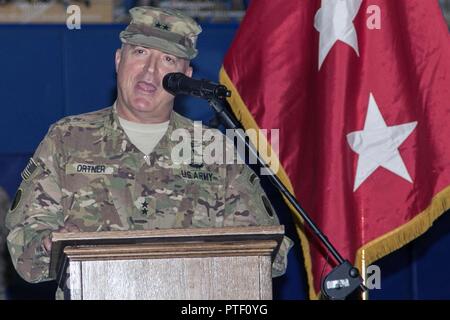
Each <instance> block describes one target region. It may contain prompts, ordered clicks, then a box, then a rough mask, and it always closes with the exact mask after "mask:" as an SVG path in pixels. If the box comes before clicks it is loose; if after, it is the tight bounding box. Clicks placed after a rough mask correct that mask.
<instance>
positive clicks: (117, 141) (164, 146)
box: [104, 103, 180, 160]
mask: <svg viewBox="0 0 450 320" xmlns="http://www.w3.org/2000/svg"><path fill="white" fill-rule="evenodd" d="M179 117H180V116H178V114H177V113H176V112H175V111H172V112H171V113H170V119H169V126H168V128H167V132H166V133H165V134H164V136H163V137H162V138H161V140H160V141H159V143H158V144H157V145H156V146H155V148H154V150H153V151H152V153H150V155H149V156H150V159H153V160H154V159H155V158H157V157H160V156H161V155H164V156H167V155H168V156H169V159H170V154H171V151H172V148H173V147H174V145H175V142H174V141H172V140H171V139H170V137H171V136H172V133H173V131H174V130H175V129H177V128H178V127H179ZM104 128H105V139H106V141H105V142H106V146H105V153H106V154H107V155H108V156H109V157H110V158H117V157H119V156H121V155H124V154H126V153H128V154H129V153H131V154H136V156H138V157H140V158H142V159H143V158H144V154H143V153H142V152H141V151H139V150H138V149H137V148H136V146H134V144H133V143H132V142H131V141H130V139H129V138H128V136H127V135H126V133H125V130H124V129H123V127H122V126H121V125H120V121H119V115H118V113H117V107H116V103H114V104H113V105H112V107H111V112H110V114H109V115H108V117H107V118H106V119H105V124H104Z"/></svg>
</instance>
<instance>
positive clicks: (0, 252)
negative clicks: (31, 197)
mask: <svg viewBox="0 0 450 320" xmlns="http://www.w3.org/2000/svg"><path fill="white" fill-rule="evenodd" d="M8 208H9V197H8V194H7V193H6V192H5V190H3V188H1V187H0V300H5V299H6V279H5V265H6V262H5V261H3V258H4V248H5V246H6V245H5V239H6V233H7V230H6V228H5V216H6V213H7V212H8Z"/></svg>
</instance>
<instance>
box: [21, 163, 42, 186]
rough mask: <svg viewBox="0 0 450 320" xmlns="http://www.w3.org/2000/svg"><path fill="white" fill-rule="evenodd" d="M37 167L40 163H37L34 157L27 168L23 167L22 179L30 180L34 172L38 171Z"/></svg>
mask: <svg viewBox="0 0 450 320" xmlns="http://www.w3.org/2000/svg"><path fill="white" fill-rule="evenodd" d="M37 167H38V165H37V164H36V162H35V161H34V159H33V158H30V160H29V161H28V164H27V166H26V167H25V169H23V171H22V173H21V174H20V175H21V176H22V179H23V180H24V181H28V180H30V178H31V177H32V176H33V173H34V172H35V171H36V169H37Z"/></svg>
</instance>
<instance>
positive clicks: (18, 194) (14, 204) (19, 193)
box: [9, 188, 23, 211]
mask: <svg viewBox="0 0 450 320" xmlns="http://www.w3.org/2000/svg"><path fill="white" fill-rule="evenodd" d="M22 193H23V191H22V189H20V188H19V190H17V192H16V195H15V197H14V200H13V202H12V204H11V208H10V209H9V210H10V211H14V210H16V208H17V207H18V206H19V203H20V200H21V199H22Z"/></svg>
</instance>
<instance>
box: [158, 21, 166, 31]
mask: <svg viewBox="0 0 450 320" xmlns="http://www.w3.org/2000/svg"><path fill="white" fill-rule="evenodd" d="M155 27H156V28H158V29H161V30H167V31H169V26H168V25H167V24H164V23H161V22H159V21H158V22H156V24H155Z"/></svg>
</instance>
